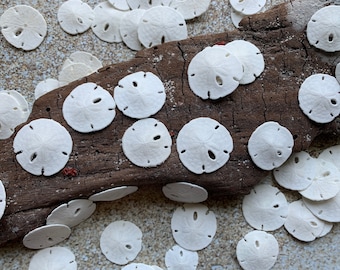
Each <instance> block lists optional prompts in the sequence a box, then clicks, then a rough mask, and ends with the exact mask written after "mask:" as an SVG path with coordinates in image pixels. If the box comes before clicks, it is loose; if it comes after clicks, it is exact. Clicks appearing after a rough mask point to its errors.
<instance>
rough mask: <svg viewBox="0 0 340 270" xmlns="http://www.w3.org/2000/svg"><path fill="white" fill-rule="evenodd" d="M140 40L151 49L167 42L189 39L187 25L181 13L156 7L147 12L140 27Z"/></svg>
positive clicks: (164, 7)
mask: <svg viewBox="0 0 340 270" xmlns="http://www.w3.org/2000/svg"><path fill="white" fill-rule="evenodd" d="M137 31H138V38H139V40H140V42H141V43H142V44H143V46H144V47H146V48H150V47H153V46H156V45H159V44H162V43H165V42H169V41H175V40H182V39H185V38H187V36H188V32H187V25H186V23H185V20H184V18H183V16H182V14H181V13H179V12H177V11H176V10H174V9H173V8H170V7H166V6H156V7H152V8H150V9H148V10H146V11H145V13H144V14H143V16H142V18H141V21H140V24H139V27H138V30H137Z"/></svg>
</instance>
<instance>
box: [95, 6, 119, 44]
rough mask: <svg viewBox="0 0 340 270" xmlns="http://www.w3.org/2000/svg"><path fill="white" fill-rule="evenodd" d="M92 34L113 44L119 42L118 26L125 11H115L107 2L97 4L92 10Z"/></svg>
mask: <svg viewBox="0 0 340 270" xmlns="http://www.w3.org/2000/svg"><path fill="white" fill-rule="evenodd" d="M93 12H94V20H93V23H92V26H91V27H92V31H93V33H94V34H95V35H96V36H97V37H98V38H99V39H101V40H103V41H106V42H109V43H113V42H121V41H122V37H121V35H120V32H119V26H120V22H121V20H122V18H123V17H124V13H125V11H122V10H118V9H115V8H114V7H113V6H112V5H111V4H110V3H109V2H108V1H106V2H102V3H99V4H98V5H97V6H96V7H95V8H94V10H93Z"/></svg>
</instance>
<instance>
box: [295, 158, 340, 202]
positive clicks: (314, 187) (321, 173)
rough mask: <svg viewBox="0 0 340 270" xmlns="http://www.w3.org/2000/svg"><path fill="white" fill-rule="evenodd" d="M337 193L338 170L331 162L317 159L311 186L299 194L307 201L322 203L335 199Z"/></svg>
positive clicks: (338, 184)
mask: <svg viewBox="0 0 340 270" xmlns="http://www.w3.org/2000/svg"><path fill="white" fill-rule="evenodd" d="M339 191H340V171H339V169H338V168H337V167H336V166H335V165H334V164H333V163H332V162H329V161H326V160H322V159H317V162H316V163H315V174H314V176H313V178H312V181H311V184H310V185H309V186H308V187H307V188H305V189H303V190H299V193H300V194H301V195H302V196H303V197H305V198H307V199H310V200H313V201H323V200H328V199H331V198H333V197H335V196H336V194H338V192H339Z"/></svg>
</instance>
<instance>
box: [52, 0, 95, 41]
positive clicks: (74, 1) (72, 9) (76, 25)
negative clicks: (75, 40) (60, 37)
mask: <svg viewBox="0 0 340 270" xmlns="http://www.w3.org/2000/svg"><path fill="white" fill-rule="evenodd" d="M57 18H58V22H59V24H60V26H61V28H62V29H63V30H64V31H65V32H66V33H68V34H71V35H76V34H81V33H84V32H85V31H87V30H88V29H89V28H90V27H91V25H92V22H93V19H94V13H93V10H92V8H91V7H90V6H89V5H88V4H86V3H84V2H83V1H81V0H68V1H66V2H64V3H62V5H61V6H60V7H59V9H58V13H57Z"/></svg>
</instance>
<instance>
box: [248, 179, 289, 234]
mask: <svg viewBox="0 0 340 270" xmlns="http://www.w3.org/2000/svg"><path fill="white" fill-rule="evenodd" d="M242 212H243V216H244V218H245V220H246V221H247V222H248V224H249V225H250V226H252V227H254V228H255V229H257V230H264V231H274V230H276V229H279V228H280V227H281V226H282V225H283V224H284V222H285V220H286V218H287V214H288V202H287V200H286V197H285V195H284V194H283V193H282V192H281V191H280V190H279V189H278V188H276V187H273V186H271V185H267V184H260V185H256V186H255V187H254V188H253V189H252V190H251V192H250V194H248V195H246V196H244V198H243V202H242Z"/></svg>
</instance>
